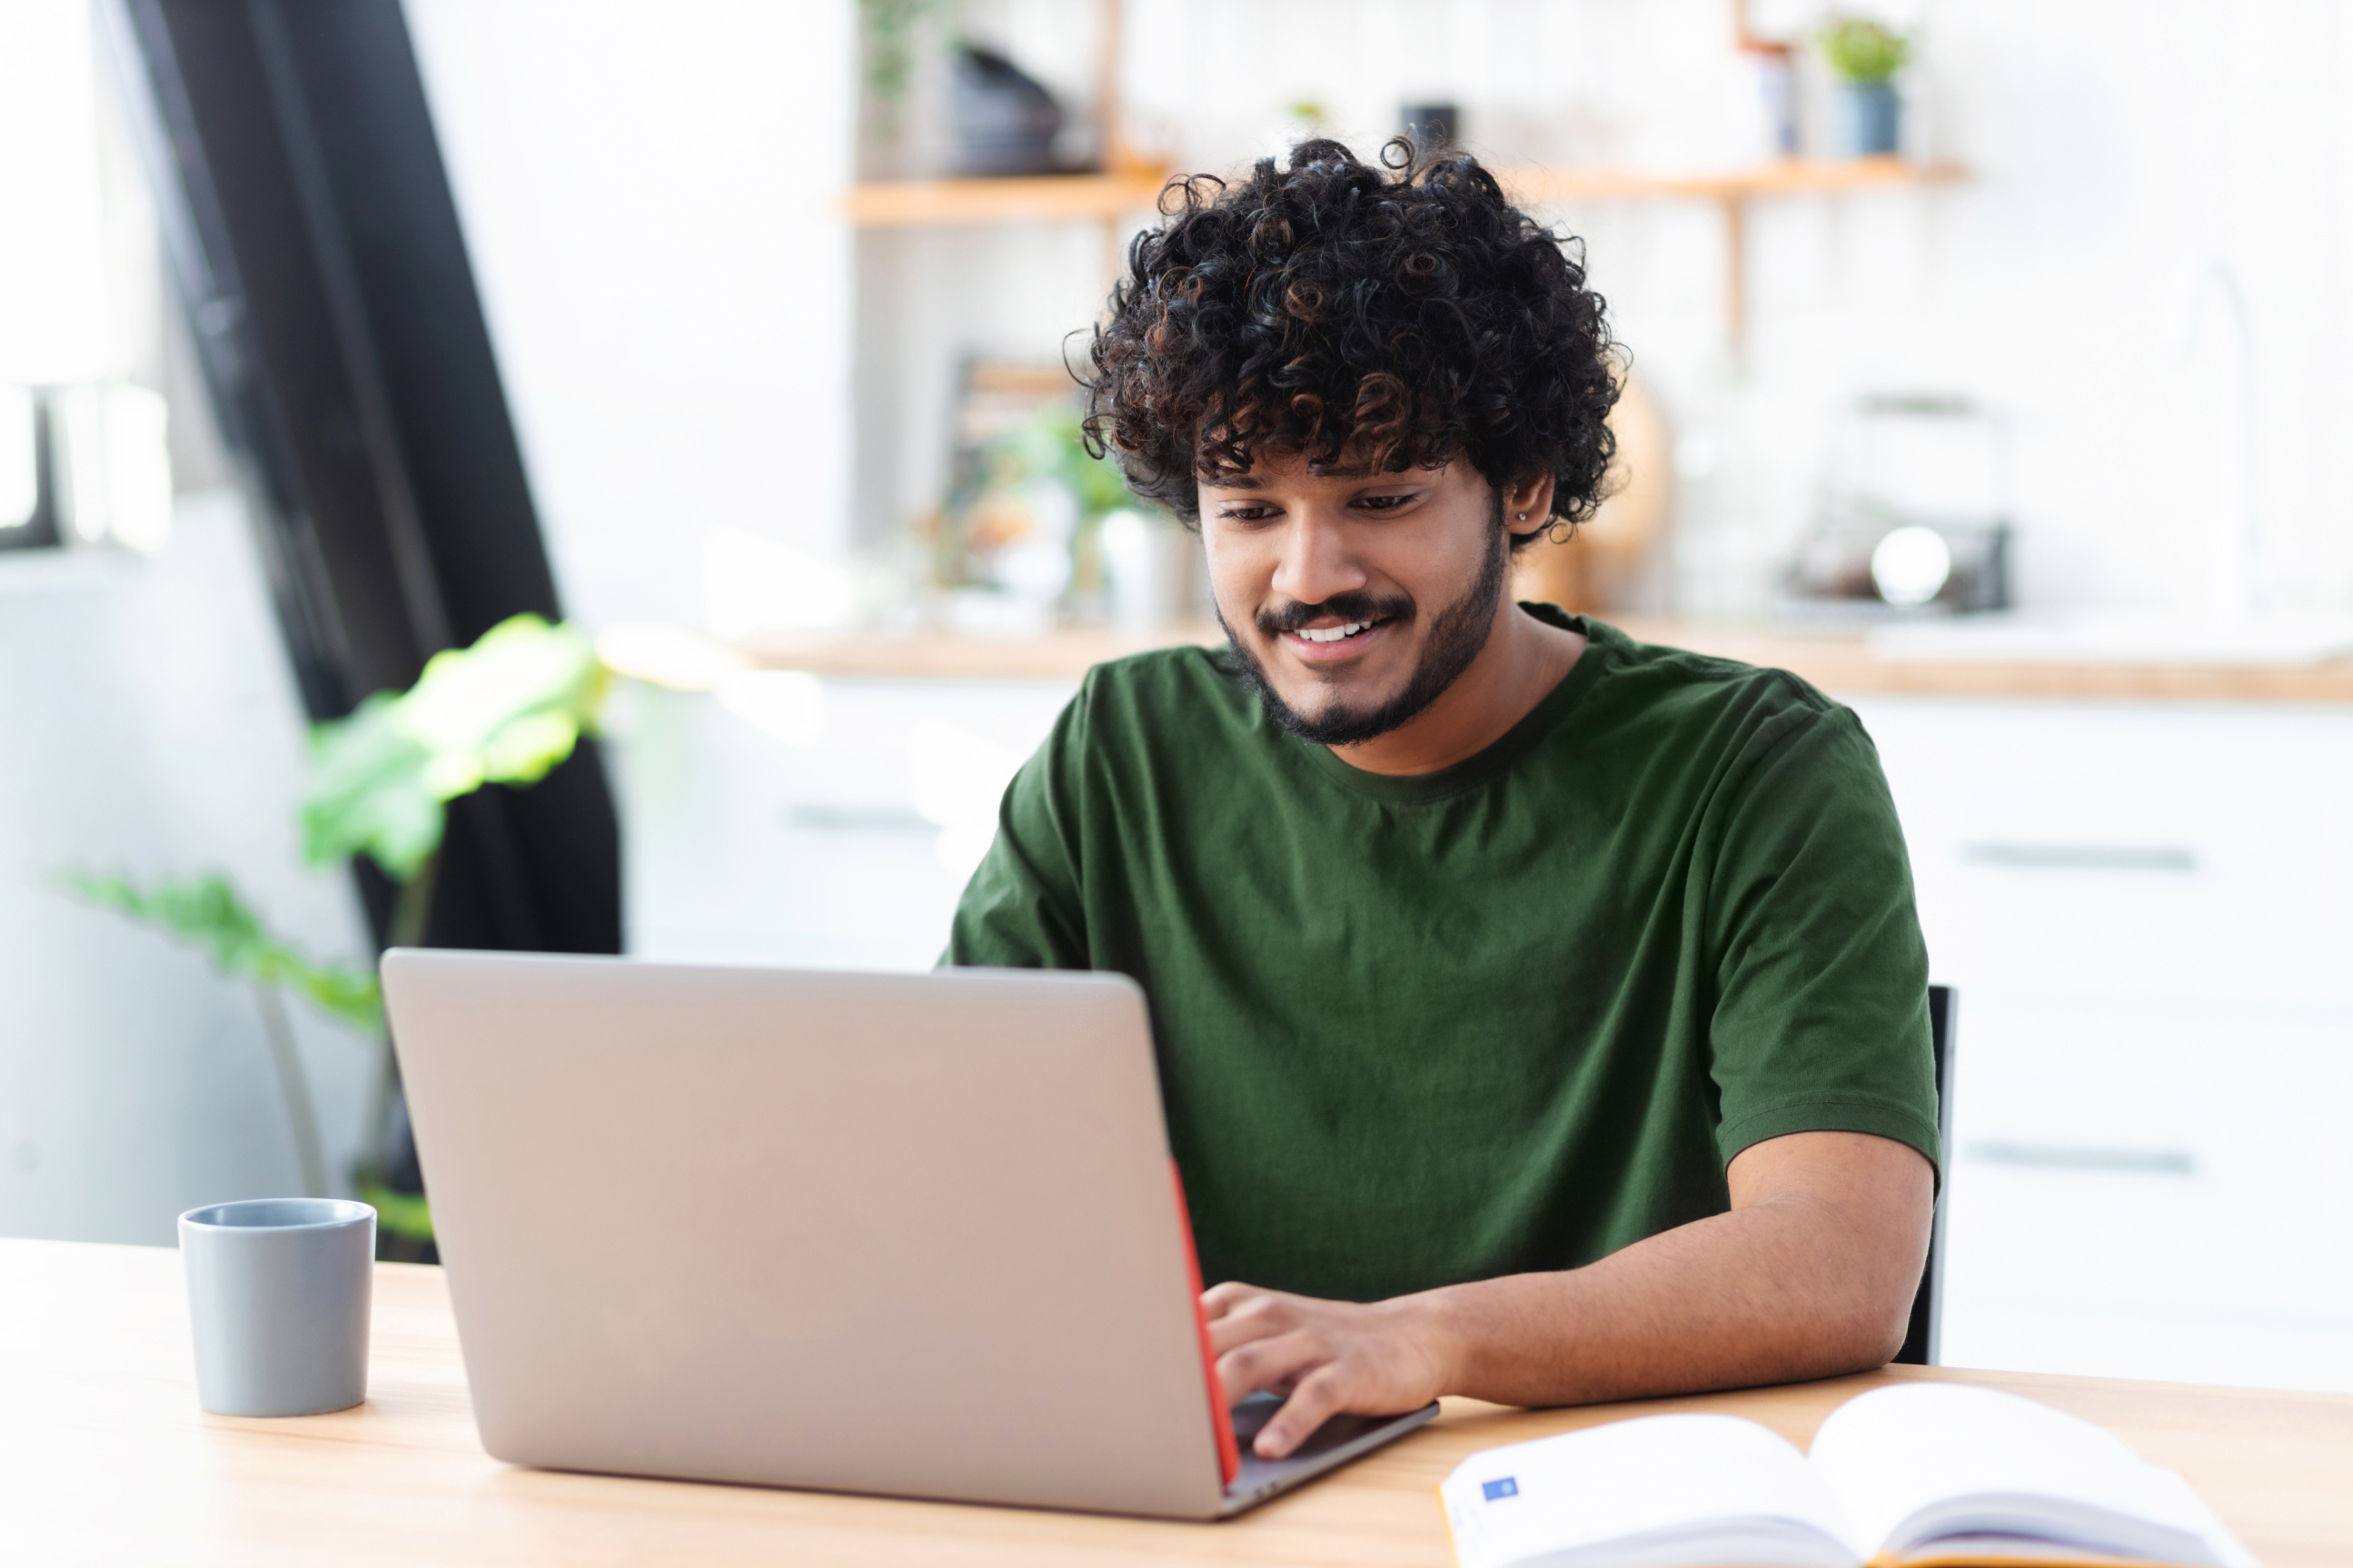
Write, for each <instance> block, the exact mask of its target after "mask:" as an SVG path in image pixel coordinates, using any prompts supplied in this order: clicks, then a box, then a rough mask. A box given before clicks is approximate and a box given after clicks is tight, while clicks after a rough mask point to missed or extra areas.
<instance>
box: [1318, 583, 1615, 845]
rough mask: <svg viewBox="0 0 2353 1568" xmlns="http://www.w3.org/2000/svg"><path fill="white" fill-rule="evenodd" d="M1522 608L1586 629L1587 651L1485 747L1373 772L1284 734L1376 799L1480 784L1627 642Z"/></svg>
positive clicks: (1526, 603) (1416, 798)
mask: <svg viewBox="0 0 2353 1568" xmlns="http://www.w3.org/2000/svg"><path fill="white" fill-rule="evenodd" d="M1520 608H1521V609H1523V610H1525V611H1526V612H1527V613H1528V614H1529V615H1532V616H1535V618H1536V619H1538V620H1540V621H1542V622H1544V623H1545V624H1546V626H1558V627H1560V628H1561V629H1562V630H1564V631H1572V632H1581V633H1583V634H1584V636H1585V639H1586V646H1585V651H1584V652H1583V653H1581V654H1579V655H1578V656H1577V662H1576V663H1575V664H1574V665H1571V666H1570V667H1569V671H1568V673H1567V675H1565V676H1562V677H1561V679H1560V684H1559V685H1557V686H1555V687H1554V688H1553V689H1551V690H1550V691H1548V692H1546V694H1545V696H1544V698H1543V700H1541V701H1539V702H1537V704H1536V705H1535V707H1534V708H1531V709H1529V710H1527V712H1526V713H1525V715H1523V716H1522V718H1521V719H1520V721H1519V722H1518V723H1516V724H1514V725H1513V726H1512V727H1511V728H1510V729H1508V730H1506V731H1504V732H1503V733H1502V734H1501V735H1499V736H1497V737H1496V738H1495V739H1494V740H1493V742H1490V743H1489V744H1488V745H1487V747H1486V748H1485V749H1484V750H1482V751H1480V752H1474V753H1472V755H1470V756H1467V757H1465V758H1463V759H1462V760H1461V762H1459V763H1451V764H1450V765H1448V766H1446V767H1442V768H1440V769H1439V770H1438V771H1437V772H1436V773H1409V774H1397V773H1366V771H1365V770H1364V769H1362V768H1359V767H1353V766H1351V765H1349V764H1348V763H1345V762H1342V761H1341V760H1340V758H1339V756H1338V755H1337V754H1336V753H1335V752H1333V750H1332V748H1331V747H1329V746H1323V745H1318V744H1316V743H1315V742H1312V741H1302V740H1299V739H1298V738H1297V737H1295V736H1288V735H1286V736H1285V737H1284V738H1285V739H1286V740H1289V741H1291V742H1292V743H1293V744H1294V745H1296V746H1298V747H1299V748H1300V749H1301V750H1302V751H1303V752H1305V753H1306V754H1307V758H1308V761H1309V762H1310V763H1312V764H1313V765H1314V767H1315V768H1316V770H1317V771H1318V772H1320V773H1323V774H1324V777H1326V778H1328V779H1330V780H1331V781H1332V782H1333V783H1335V784H1339V785H1341V786H1342V787H1343V788H1345V789H1349V790H1353V791H1355V792H1356V794H1358V795H1369V796H1371V797H1372V798H1373V799H1375V800H1383V801H1394V802H1398V803H1402V804H1412V803H1418V802H1428V801H1436V800H1444V799H1447V798H1449V797H1450V796H1452V795H1461V794H1463V793H1464V792H1466V791H1468V790H1472V789H1475V788H1477V787H1478V786H1479V785H1481V784H1485V783H1486V782H1487V781H1488V780H1489V779H1492V778H1493V777H1495V776H1496V775H1497V774H1499V773H1504V772H1505V771H1506V770H1508V769H1509V768H1510V767H1511V766H1512V764H1513V763H1516V762H1518V761H1519V760H1520V759H1521V758H1522V757H1524V756H1525V755H1527V753H1528V752H1530V751H1532V750H1533V749H1535V746H1536V745H1537V744H1538V743H1539V742H1542V741H1543V740H1544V739H1545V738H1546V736H1548V735H1550V734H1551V733H1552V732H1553V731H1555V730H1556V729H1558V728H1559V727H1560V723H1561V721H1563V720H1564V719H1566V718H1567V717H1568V714H1569V710H1571V709H1573V708H1575V707H1576V706H1577V702H1578V700H1580V699H1581V698H1583V696H1584V695H1585V693H1586V692H1588V691H1589V690H1591V689H1592V688H1593V686H1594V684H1595V682H1597V681H1599V679H1601V678H1602V676H1603V675H1604V674H1605V673H1606V672H1607V670H1608V668H1609V665H1610V664H1612V663H1614V662H1615V661H1616V658H1617V656H1618V654H1619V652H1620V649H1621V648H1623V647H1625V646H1626V645H1627V637H1626V634H1625V633H1623V632H1621V631H1620V630H1619V629H1618V628H1617V627H1615V626H1608V625H1605V624H1604V623H1602V622H1600V621H1597V620H1595V619H1593V618H1592V617H1591V616H1573V615H1570V614H1569V613H1568V612H1567V611H1566V610H1564V609H1562V608H1561V607H1560V606H1559V605H1547V604H1544V603H1541V602H1539V601H1535V600H1528V599H1523V600H1521V601H1520Z"/></svg>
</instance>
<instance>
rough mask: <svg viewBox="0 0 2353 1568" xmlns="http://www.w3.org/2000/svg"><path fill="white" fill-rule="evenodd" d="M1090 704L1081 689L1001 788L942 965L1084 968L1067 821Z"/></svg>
mask: <svg viewBox="0 0 2353 1568" xmlns="http://www.w3.org/2000/svg"><path fill="white" fill-rule="evenodd" d="M1087 707H1088V703H1087V691H1086V689H1084V688H1082V689H1081V691H1080V694H1079V697H1078V699H1077V700H1074V701H1072V702H1071V703H1070V704H1069V705H1068V706H1067V707H1065V708H1064V709H1063V710H1062V712H1061V714H1060V717H1059V718H1057V719H1056V720H1055V721H1054V727H1053V730H1052V731H1051V732H1050V734H1049V735H1048V736H1047V739H1046V743H1045V744H1044V745H1043V746H1040V747H1039V749H1038V751H1037V752H1036V753H1035V754H1034V755H1032V756H1031V757H1030V759H1029V761H1028V762H1027V763H1023V764H1022V766H1021V771H1020V772H1019V773H1016V774H1014V776H1013V782H1012V784H1009V785H1008V786H1007V787H1006V791H1005V798H1004V800H1003V801H1002V802H1001V803H1000V804H999V805H998V807H997V837H996V838H995V839H994V840H993V841H992V842H991V843H990V845H989V847H988V853H987V855H986V856H984V857H982V858H981V862H980V866H979V868H978V869H976V871H974V873H973V876H972V880H971V882H970V883H969V884H968V885H967V886H966V887H965V892H964V897H963V899H962V900H960V901H959V902H958V904H957V906H956V912H955V923H954V924H953V925H952V926H950V928H949V930H948V946H947V951H946V952H944V953H942V954H941V955H940V963H942V964H943V965H949V964H957V965H964V964H978V965H988V966H993V967H997V968H1004V969H1084V968H1087V967H1089V962H1088V961H1089V953H1088V943H1087V941H1086V937H1085V932H1084V917H1083V915H1082V911H1081V908H1080V899H1079V890H1078V881H1079V869H1078V847H1077V831H1078V825H1077V824H1076V823H1075V822H1074V821H1073V820H1072V817H1073V816H1074V815H1075V814H1076V813H1077V812H1078V811H1079V810H1081V809H1082V807H1081V805H1080V804H1079V800H1078V795H1077V791H1076V789H1075V788H1074V787H1073V784H1074V781H1073V780H1072V778H1071V773H1073V771H1074V770H1077V769H1079V768H1082V767H1083V766H1084V765H1085V751H1086V711H1087Z"/></svg>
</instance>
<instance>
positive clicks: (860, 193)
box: [841, 169, 1168, 228]
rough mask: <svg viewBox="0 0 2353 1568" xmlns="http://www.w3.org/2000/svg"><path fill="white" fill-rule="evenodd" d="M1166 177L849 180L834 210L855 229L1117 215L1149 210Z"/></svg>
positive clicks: (1148, 174) (1157, 172)
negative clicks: (847, 188) (866, 182)
mask: <svg viewBox="0 0 2353 1568" xmlns="http://www.w3.org/2000/svg"><path fill="white" fill-rule="evenodd" d="M1167 178H1168V176H1167V174H1166V173H1165V172H1164V171H1161V170H1157V169H1155V170H1148V171H1145V172H1143V173H1139V174H1030V175H1023V176H1020V177H1018V178H1007V179H996V180H880V181H875V182H873V183H871V184H863V185H852V186H851V187H850V188H849V190H848V191H847V192H846V193H844V195H843V196H842V198H841V210H842V212H843V214H844V215H845V216H848V217H849V221H850V222H851V223H853V224H856V225H857V226H859V227H860V228H914V227H920V226H924V225H930V224H972V223H1022V222H1029V223H1037V222H1046V223H1051V222H1057V221H1061V220H1067V219H1074V218H1094V219H1110V218H1120V217H1126V216H1130V215H1132V214H1134V215H1141V214H1145V213H1149V212H1152V211H1153V210H1155V204H1156V203H1157V202H1158V201H1159V199H1160V187H1161V185H1162V184H1165V183H1166V180H1167Z"/></svg>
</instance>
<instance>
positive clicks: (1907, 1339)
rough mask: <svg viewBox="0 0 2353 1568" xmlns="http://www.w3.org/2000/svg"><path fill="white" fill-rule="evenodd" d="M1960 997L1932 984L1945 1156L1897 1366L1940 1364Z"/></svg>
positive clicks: (1931, 1024)
mask: <svg viewBox="0 0 2353 1568" xmlns="http://www.w3.org/2000/svg"><path fill="white" fill-rule="evenodd" d="M1959 1011H1960V998H1959V997H1958V996H1957V994H1955V993H1954V991H1953V988H1952V987H1951V986H1949V985H1931V986H1929V987H1928V1043H1929V1046H1930V1047H1931V1048H1932V1049H1933V1050H1934V1051H1935V1052H1936V1146H1937V1152H1938V1153H1939V1155H1940V1156H1941V1158H1940V1160H1939V1161H1938V1167H1937V1168H1938V1172H1939V1174H1940V1176H1941V1179H1940V1180H1939V1181H1938V1182H1937V1184H1936V1223H1935V1225H1934V1226H1933V1227H1932V1228H1931V1229H1930V1230H1929V1232H1928V1261H1927V1263H1926V1266H1925V1267H1923V1268H1921V1270H1920V1289H1919V1292H1918V1293H1917V1294H1916V1295H1915V1296H1914V1297H1913V1298H1912V1325H1911V1327H1910V1328H1908V1329H1906V1330H1905V1333H1904V1348H1903V1349H1902V1350H1900V1351H1897V1352H1895V1360H1896V1362H1897V1363H1898V1364H1900V1365H1905V1366H1934V1365H1936V1352H1937V1343H1936V1341H1937V1322H1938V1317H1939V1315H1940V1314H1941V1312H1942V1311H1943V1310H1944V1305H1945V1303H1944V1293H1945V1195H1946V1194H1947V1193H1948V1192H1950V1191H1951V1190H1952V1185H1953V1025H1954V1022H1955V1019H1956V1018H1957V1016H1958V1014H1959Z"/></svg>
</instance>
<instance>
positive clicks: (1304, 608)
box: [1218, 508, 1511, 746]
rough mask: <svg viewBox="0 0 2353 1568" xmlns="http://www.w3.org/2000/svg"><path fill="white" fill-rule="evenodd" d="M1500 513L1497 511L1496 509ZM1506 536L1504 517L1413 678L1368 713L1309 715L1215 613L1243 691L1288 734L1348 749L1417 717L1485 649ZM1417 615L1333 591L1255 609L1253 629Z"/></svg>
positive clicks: (1408, 607)
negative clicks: (1318, 598)
mask: <svg viewBox="0 0 2353 1568" xmlns="http://www.w3.org/2000/svg"><path fill="white" fill-rule="evenodd" d="M1498 510H1500V508H1499V509H1498ZM1506 537H1507V536H1506V535H1505V533H1504V530H1503V527H1502V520H1501V519H1500V517H1499V518H1498V520H1497V526H1496V528H1495V531H1494V534H1493V545H1492V548H1491V549H1490V550H1489V551H1488V552H1487V559H1486V561H1485V562H1484V563H1482V565H1481V566H1480V568H1479V580H1478V581H1477V582H1475V583H1473V584H1471V587H1470V591H1469V592H1467V593H1465V594H1464V595H1462V597H1461V598H1460V599H1457V600H1456V601H1455V602H1454V603H1453V604H1451V605H1447V606H1446V608H1444V609H1442V610H1440V611H1439V612H1438V614H1437V615H1436V616H1433V617H1432V618H1431V620H1430V636H1429V637H1428V639H1427V640H1426V641H1425V642H1424V643H1423V645H1422V649H1421V661H1420V662H1419V664H1417V665H1415V666H1414V670H1413V674H1412V675H1411V676H1410V677H1409V679H1407V681H1406V683H1405V685H1404V686H1403V687H1402V688H1401V689H1399V690H1398V694H1397V695H1396V696H1394V697H1392V698H1390V699H1389V700H1388V701H1386V702H1381V703H1378V704H1377V705H1375V706H1373V707H1371V708H1367V709H1363V710H1350V709H1348V708H1346V707H1345V706H1341V707H1335V708H1332V709H1329V710H1326V711H1325V712H1324V715H1323V716H1322V717H1320V718H1310V717H1309V716H1308V715H1306V714H1304V713H1302V712H1300V711H1299V710H1297V709H1296V708H1293V706H1292V705H1291V704H1290V703H1288V702H1285V701H1284V700H1282V696H1281V695H1280V694H1278V693H1277V692H1276V690H1275V689H1274V685H1273V683H1272V682H1271V681H1270V680H1268V679H1267V678H1266V669H1265V667H1264V666H1262V665H1261V664H1260V663H1259V661H1258V658H1257V656H1256V655H1254V654H1252V653H1251V652H1250V649H1249V648H1247V647H1243V646H1242V640H1241V638H1240V637H1236V636H1234V628H1233V627H1231V626H1227V625H1226V617H1225V613H1224V611H1223V610H1220V611H1219V614H1218V625H1219V626H1223V627H1224V628H1225V633H1226V640H1227V642H1229V644H1231V645H1232V647H1233V650H1234V657H1235V658H1236V660H1237V661H1238V662H1239V664H1240V674H1241V680H1242V684H1243V685H1244V686H1247V687H1249V688H1250V689H1251V690H1252V691H1255V692H1257V693H1258V700H1260V701H1261V702H1262V703H1264V704H1265V705H1266V712H1267V717H1269V718H1270V719H1272V720H1273V721H1275V722H1276V723H1278V724H1280V725H1282V727H1283V728H1284V729H1286V730H1288V731H1291V732H1292V733H1293V734H1294V735H1296V736H1298V737H1299V738H1300V739H1301V740H1303V741H1314V742H1316V743H1317V744H1319V745H1324V746H1353V745H1356V744H1357V743H1358V742H1364V741H1369V740H1371V739H1373V738H1374V737H1375V736H1377V735H1386V734H1388V732H1389V731H1392V730H1394V729H1396V728H1398V726H1399V725H1401V724H1405V723H1408V722H1409V721H1412V720H1413V719H1415V718H1416V717H1418V716H1419V714H1420V712H1421V710H1423V709H1425V708H1427V707H1429V706H1430V704H1431V703H1433V702H1435V701H1437V700H1439V699H1440V697H1443V696H1444V695H1445V694H1446V690H1447V688H1449V687H1451V686H1452V685H1453V684H1454V683H1455V681H1456V680H1458V679H1461V675H1462V672H1463V671H1464V670H1466V669H1468V668H1471V663H1472V660H1473V659H1475V658H1478V657H1479V653H1480V650H1481V649H1482V648H1484V647H1486V646H1487V637H1488V634H1489V633H1490V632H1492V631H1493V630H1494V628H1495V607H1496V606H1497V605H1500V604H1502V603H1503V599H1504V584H1505V582H1506V581H1507V580H1508V579H1509V577H1510V575H1511V572H1510V565H1511V552H1510V551H1509V550H1508V549H1507V548H1506V547H1505V545H1504V540H1505V538H1506ZM1415 614H1416V609H1415V605H1414V602H1413V601H1412V600H1411V599H1410V598H1408V597H1406V596H1404V595H1397V596H1395V597H1392V598H1377V597H1375V596H1374V595H1370V594H1357V593H1351V594H1335V595H1333V596H1332V597H1331V598H1329V599H1326V600H1324V602H1323V603H1322V604H1320V605H1290V606H1288V607H1287V608H1285V609H1283V610H1281V611H1268V610H1261V611H1260V612H1259V615H1258V617H1257V624H1258V629H1259V631H1260V633H1261V635H1263V636H1266V637H1280V636H1282V634H1283V633H1284V632H1287V631H1296V630H1298V629H1299V628H1300V627H1302V626H1305V625H1306V624H1307V623H1308V622H1310V621H1313V620H1317V619H1320V618H1321V617H1323V616H1339V617H1340V619H1341V620H1343V621H1370V620H1388V621H1390V622H1393V623H1395V624H1396V625H1397V626H1398V627H1399V628H1400V629H1402V628H1403V627H1404V626H1406V625H1407V624H1408V623H1409V622H1410V621H1411V620H1412V619H1413V618H1414V616H1415Z"/></svg>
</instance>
